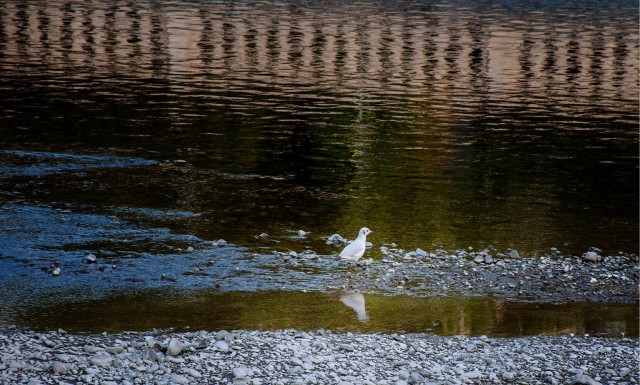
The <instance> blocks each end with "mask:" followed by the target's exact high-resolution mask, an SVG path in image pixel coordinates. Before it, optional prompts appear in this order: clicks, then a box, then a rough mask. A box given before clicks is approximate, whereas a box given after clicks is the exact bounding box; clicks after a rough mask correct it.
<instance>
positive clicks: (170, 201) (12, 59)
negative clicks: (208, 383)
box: [0, 0, 639, 330]
mask: <svg viewBox="0 0 640 385" xmlns="http://www.w3.org/2000/svg"><path fill="white" fill-rule="evenodd" d="M637 11H638V9H637V4H636V3H635V2H630V1H616V2H604V1H603V2H588V3H585V2H564V1H563V2H554V1H550V2H544V3H541V4H528V3H527V4H523V3H522V2H512V1H499V2H494V3H491V4H485V3H482V4H476V3H468V2H463V1H461V2H457V1H456V2H447V3H434V2H414V1H406V2H393V3H378V2H364V1H356V2H350V1H339V2H333V3H331V4H330V5H329V4H324V3H317V2H297V1H289V2H275V3H274V2H254V1H233V2H217V1H214V2H206V3H198V2H186V1H173V2H162V1H160V2H158V1H136V2H129V3H112V2H102V1H92V2H84V3H82V4H76V3H72V2H63V1H57V0H54V1H49V2H47V3H46V4H45V3H30V2H26V3H25V2H19V1H8V2H6V4H5V6H4V7H2V9H0V149H2V150H3V151H0V202H1V203H2V207H1V208H0V220H2V222H0V239H1V240H2V242H0V267H2V269H0V278H2V280H3V282H0V283H3V287H8V286H11V285H14V284H15V285H16V286H15V287H17V288H18V293H17V295H18V297H20V295H22V294H21V293H20V292H19V290H20V287H21V286H20V283H21V282H24V281H26V280H29V279H33V280H36V281H37V282H38V284H39V285H42V287H45V288H49V290H53V289H51V288H52V287H54V288H55V287H59V286H65V285H69V286H71V287H79V288H80V290H81V291H83V289H82V288H86V287H87V282H89V281H90V279H88V278H87V274H89V273H84V272H83V271H81V270H82V269H81V268H79V267H78V266H77V265H74V261H76V262H77V261H78V260H81V259H82V258H83V257H84V256H86V255H87V254H88V253H94V254H97V255H98V257H99V258H101V261H103V260H108V261H109V263H111V264H112V265H114V266H116V267H117V268H116V269H115V271H114V272H112V273H110V274H108V275H109V276H110V277H112V279H111V280H110V281H109V280H107V281H104V280H103V281H100V282H95V283H92V284H93V285H96V286H98V287H102V288H106V290H108V289H118V288H120V287H123V286H133V287H136V285H137V286H141V287H144V288H145V289H148V288H149V287H151V289H154V288H155V285H154V284H150V283H149V282H156V281H155V280H157V279H158V277H159V276H161V275H162V274H166V275H167V276H168V277H169V278H172V277H174V276H175V275H177V274H178V272H182V271H183V270H184V269H185V266H189V267H191V266H192V265H194V264H195V265H197V264H198V263H199V262H198V261H195V262H194V261H193V260H192V259H190V258H193V256H191V255H189V254H188V253H184V250H185V249H186V248H187V247H188V246H190V245H191V246H193V245H200V244H205V243H206V242H210V241H215V240H217V239H220V238H223V239H225V240H227V241H229V242H231V243H232V244H235V245H236V246H235V247H232V248H229V249H228V250H226V251H224V252H222V251H215V252H214V251H211V250H209V249H208V248H205V249H206V250H208V251H202V250H199V251H198V252H199V253H200V254H197V255H198V258H200V257H201V258H207V257H209V254H207V253H213V254H212V255H213V256H215V257H216V258H217V259H218V260H228V261H232V262H233V261H237V260H238V259H240V260H242V258H244V260H243V262H242V263H245V264H247V265H249V266H251V267H252V269H253V271H254V272H262V273H263V274H265V275H269V274H279V277H287V278H288V279H292V280H295V282H296V285H298V286H296V287H297V288H298V289H309V290H317V289H318V285H325V284H327V282H329V281H330V280H331V279H332V278H333V276H332V275H326V274H325V273H326V271H325V270H323V269H324V268H323V267H320V268H316V269H313V270H309V271H304V272H303V273H304V274H303V273H301V272H299V271H287V272H282V271H275V272H274V270H273V266H271V265H270V263H265V260H268V259H269V255H271V253H272V252H273V251H289V250H295V251H297V252H302V251H304V250H309V249H311V250H314V251H315V252H317V253H319V254H323V255H328V254H331V253H335V248H333V247H329V246H326V245H324V241H323V239H322V237H326V236H328V235H331V234H332V233H336V232H337V233H340V234H341V235H343V236H345V237H348V238H353V237H354V236H355V235H356V232H357V230H358V228H360V227H361V226H364V225H366V226H368V227H369V228H371V229H372V230H374V234H372V236H371V237H370V240H371V241H372V242H373V243H374V244H376V246H378V245H381V244H383V243H390V242H395V243H397V244H398V245H399V246H400V247H402V248H405V249H407V250H410V249H415V248H416V247H421V248H423V249H430V248H431V247H432V245H433V244H437V245H442V246H444V247H445V248H466V247H468V246H472V247H474V248H475V249H480V248H484V247H486V246H488V245H490V244H491V245H494V246H496V247H497V248H499V249H501V250H504V249H506V248H508V247H511V248H515V249H517V250H519V251H520V253H521V254H522V255H531V256H534V255H537V254H540V253H542V252H544V251H545V250H548V249H549V248H550V247H558V248H559V249H560V250H561V251H562V252H563V253H565V254H571V253H573V254H581V253H582V252H584V251H586V250H587V249H588V248H589V247H591V246H597V247H599V248H601V249H603V250H604V252H605V253H611V254H614V253H616V252H618V251H625V252H634V253H637V252H638V243H639V239H638V231H637V230H638V226H639V221H638V188H639V183H638V135H637V127H638V113H639V110H638V103H637V101H638V62H637V58H638V54H639V52H638V35H637V29H638V21H637V17H636V16H637ZM298 229H304V230H306V231H310V232H311V234H310V235H309V236H307V237H305V238H301V237H298V236H297V235H296V231H297V230H298ZM261 233H268V234H269V235H270V236H269V237H268V238H259V237H257V235H259V234H261ZM227 253H228V254H227ZM244 253H252V254H257V255H258V256H257V257H256V256H253V257H245V254H244ZM247 255H249V254H247ZM227 256H229V258H228V259H225V258H226V257H227ZM372 256H373V257H374V258H377V257H378V256H376V255H375V254H373V255H372ZM212 258H213V257H212ZM54 263H58V264H61V266H62V268H63V271H69V270H72V271H77V272H78V273H77V274H76V275H73V276H70V275H67V276H65V274H63V275H62V276H61V277H58V278H61V279H59V280H58V281H57V282H56V283H51V282H47V281H46V280H47V279H48V278H50V275H48V273H47V272H48V271H49V270H50V269H51V267H52V264H54ZM332 266H333V265H330V266H329V267H330V268H332ZM207 268H208V270H207V273H208V274H210V277H214V278H215V277H226V276H229V275H230V272H232V271H233V269H234V268H235V265H233V263H231V262H229V263H222V264H219V265H218V266H213V267H212V266H207ZM65 269H66V270H65ZM33 270H36V271H35V272H34V271H33ZM141 271H143V272H145V273H144V274H143V276H142V277H136V274H140V272H141ZM39 274H41V275H39ZM89 276H90V274H89ZM308 276H313V277H314V278H313V279H308ZM196 277H197V275H196ZM253 277H254V276H245V277H242V276H236V277H235V278H234V279H235V281H234V286H233V287H234V288H239V289H240V291H242V289H243V288H244V289H246V290H251V291H257V292H260V291H262V290H276V289H278V287H275V286H274V285H268V284H266V285H265V286H264V287H256V280H255V279H253ZM139 280H143V281H144V284H143V283H141V282H138V281H139ZM40 281H42V282H40ZM193 281H196V279H195V278H194V279H193V280H191V279H180V280H178V281H177V282H175V283H172V284H173V286H178V287H180V288H181V289H182V288H183V287H181V286H183V285H186V286H188V285H190V284H192V283H193ZM166 284H167V282H166V281H165V282H162V285H159V286H163V287H164V286H166ZM24 290H29V289H24ZM92 290H93V289H92ZM102 290H103V289H98V291H99V292H100V296H98V297H100V298H102V297H101V295H102V293H103V291H102ZM84 291H87V290H84ZM88 291H91V290H88ZM255 295H258V294H255ZM287 295H290V294H287ZM83 298H84V297H83ZM60 300H64V298H60ZM477 300H478V301H480V300H479V299H477ZM12 301H13V300H7V301H5V303H12ZM187 302H188V301H187ZM285 302H286V301H285ZM5 306H6V305H5ZM492 306H493V305H492ZM602 306H605V307H604V308H605V309H606V305H602ZM550 312H551V313H552V311H551V310H550ZM474 319H475V318H474ZM105 322H106V321H105ZM579 323H580V322H578V324H579ZM292 324H293V323H292ZM293 326H295V325H292V327H293ZM310 327H311V326H310ZM313 327H315V326H313ZM574 328H575V329H576V330H578V329H580V328H581V326H575V327H574ZM372 330H373V329H372ZM385 330H386V329H385Z"/></svg>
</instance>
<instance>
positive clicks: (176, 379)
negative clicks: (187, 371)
mask: <svg viewBox="0 0 640 385" xmlns="http://www.w3.org/2000/svg"><path fill="white" fill-rule="evenodd" d="M170 381H171V383H174V384H176V385H185V384H188V383H189V379H188V378H187V377H185V376H183V375H181V374H172V375H171V378H170Z"/></svg>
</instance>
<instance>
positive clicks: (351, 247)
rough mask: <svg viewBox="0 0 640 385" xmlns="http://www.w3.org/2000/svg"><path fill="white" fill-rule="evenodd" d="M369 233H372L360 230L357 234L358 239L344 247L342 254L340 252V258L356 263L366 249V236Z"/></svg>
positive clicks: (366, 229)
mask: <svg viewBox="0 0 640 385" xmlns="http://www.w3.org/2000/svg"><path fill="white" fill-rule="evenodd" d="M370 233H372V231H371V230H369V229H368V228H366V227H363V228H361V229H360V232H359V233H358V238H356V239H355V241H353V242H351V243H350V244H348V245H347V246H345V248H344V249H343V250H342V252H340V258H342V259H345V260H348V261H355V262H356V263H357V262H358V260H359V259H360V258H362V256H363V255H364V251H365V250H366V248H367V246H366V245H367V235H368V234H370Z"/></svg>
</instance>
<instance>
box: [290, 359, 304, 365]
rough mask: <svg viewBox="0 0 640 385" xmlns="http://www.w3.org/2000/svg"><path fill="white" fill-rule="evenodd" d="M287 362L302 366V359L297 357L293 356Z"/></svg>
mask: <svg viewBox="0 0 640 385" xmlns="http://www.w3.org/2000/svg"><path fill="white" fill-rule="evenodd" d="M289 363H290V364H291V365H295V366H302V360H301V359H299V358H298V357H293V358H291V359H290V360H289Z"/></svg>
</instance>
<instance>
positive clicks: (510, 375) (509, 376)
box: [500, 372, 515, 381]
mask: <svg viewBox="0 0 640 385" xmlns="http://www.w3.org/2000/svg"><path fill="white" fill-rule="evenodd" d="M500 377H502V379H503V380H504V381H513V379H514V378H515V375H514V374H513V373H512V372H502V374H501V375H500Z"/></svg>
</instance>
